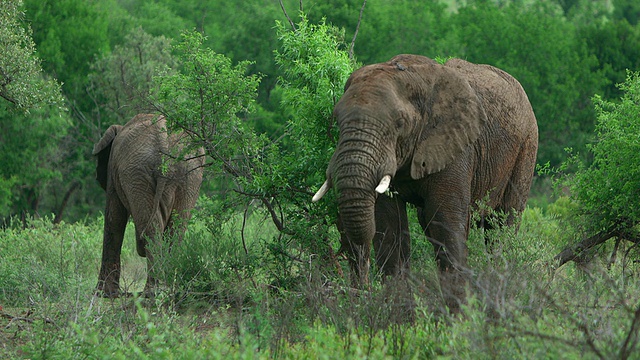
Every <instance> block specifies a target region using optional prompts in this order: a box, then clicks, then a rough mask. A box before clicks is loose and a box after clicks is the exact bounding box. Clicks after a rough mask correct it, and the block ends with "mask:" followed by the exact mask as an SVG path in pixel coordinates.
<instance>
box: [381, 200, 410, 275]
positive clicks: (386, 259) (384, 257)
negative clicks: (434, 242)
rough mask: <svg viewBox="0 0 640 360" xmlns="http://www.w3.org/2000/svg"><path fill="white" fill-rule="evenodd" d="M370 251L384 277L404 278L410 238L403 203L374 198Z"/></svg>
mask: <svg viewBox="0 0 640 360" xmlns="http://www.w3.org/2000/svg"><path fill="white" fill-rule="evenodd" d="M375 216H376V234H375V236H374V238H373V248H374V251H375V255H376V264H377V265H378V268H379V270H380V271H381V273H382V274H383V275H384V276H387V275H405V274H406V273H407V272H408V270H409V258H410V254H411V237H410V234H409V220H408V218H407V207H406V203H405V202H404V201H402V200H400V199H399V198H398V197H394V198H391V197H389V196H386V195H380V196H378V199H377V200H376V209H375Z"/></svg>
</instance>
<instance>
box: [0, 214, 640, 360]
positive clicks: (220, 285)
mask: <svg viewBox="0 0 640 360" xmlns="http://www.w3.org/2000/svg"><path fill="white" fill-rule="evenodd" d="M242 223H244V227H243V226H238V225H242ZM268 224H269V222H268V221H265V219H264V215H263V214H261V213H260V212H259V211H256V212H254V214H253V215H252V216H251V217H249V218H248V219H246V220H245V219H243V218H242V216H238V217H232V218H231V220H229V221H228V223H226V224H223V225H222V226H220V227H218V228H216V229H212V228H211V227H208V226H207V225H206V223H205V222H204V221H202V220H200V219H198V217H197V216H196V218H195V219H194V221H193V223H192V224H191V225H190V227H189V231H188V232H187V234H186V236H185V237H184V239H183V240H182V242H180V243H177V242H175V241H174V242H173V243H174V245H173V246H172V247H171V249H168V248H166V246H164V245H158V247H157V249H156V251H158V252H161V253H162V254H161V255H160V256H158V257H157V260H158V261H157V265H156V266H158V270H159V272H158V273H159V274H161V285H160V286H159V288H158V290H157V292H156V296H155V297H154V298H144V297H141V296H139V294H138V293H136V292H137V291H140V290H141V289H142V286H143V285H144V278H145V277H144V267H145V262H144V259H141V258H139V257H138V256H137V255H136V252H135V251H134V248H133V247H134V243H135V241H134V239H133V238H132V237H133V231H127V235H126V238H125V245H124V246H125V248H124V250H123V261H124V267H123V269H124V271H123V281H124V282H125V283H126V286H127V287H128V289H129V290H131V291H132V292H134V296H132V297H123V298H118V299H102V298H98V297H95V296H93V287H94V286H95V282H96V280H97V272H98V269H99V260H100V259H99V256H100V251H101V235H102V227H101V221H100V220H97V221H95V222H87V223H77V224H59V225H53V224H52V223H51V221H50V219H41V220H32V221H31V222H30V223H29V224H28V226H27V227H26V228H24V229H22V228H11V227H9V228H7V229H4V230H2V231H1V232H0V258H1V261H0V307H2V309H1V314H2V318H1V320H0V326H2V327H1V330H0V358H30V359H45V358H65V359H75V358H83V359H84V358H89V359H93V358H96V359H101V358H109V359H114V358H115V359H118V358H119V359H125V358H136V359H146V358H149V359H164V358H184V359H192V358H208V359H209V358H210V359H216V358H224V359H228V358H230V359H246V358H251V359H254V358H315V359H333V358H375V359H378V358H403V359H404V358H455V359H483V358H491V359H494V358H499V359H532V358H554V359H556V358H562V359H573V358H576V359H578V358H579V359H583V358H584V359H591V358H593V359H598V358H600V359H603V358H605V359H608V358H638V357H639V356H638V355H637V351H638V346H637V342H638V338H637V336H638V334H637V331H638V330H637V328H638V325H639V324H640V310H639V309H640V307H639V300H640V286H638V285H637V281H634V279H636V278H637V272H638V270H639V269H638V266H637V264H635V263H633V262H632V261H629V259H626V261H625V260H624V259H622V258H620V259H618V261H616V262H614V263H613V265H609V263H608V261H606V260H608V259H603V260H602V261H601V260H600V259H599V258H596V259H594V260H593V262H592V265H591V266H590V267H589V268H585V267H577V266H575V265H573V264H568V265H565V266H563V267H561V268H559V269H555V268H554V262H553V256H554V255H555V254H556V253H558V252H559V250H561V247H562V246H563V244H565V243H566V239H564V238H565V237H571V232H570V231H569V230H568V229H566V228H564V227H563V225H562V222H561V221H560V220H559V219H558V218H557V216H556V215H554V213H552V212H551V211H542V210H540V209H539V208H530V209H527V210H526V211H525V213H524V215H523V220H522V224H521V225H520V230H519V232H518V233H516V232H515V231H513V229H503V230H491V231H482V230H479V229H473V230H472V232H471V236H470V239H469V242H468V246H469V253H470V259H469V263H470V267H471V270H472V281H471V283H470V286H469V287H468V298H467V302H466V304H465V305H464V306H463V312H462V313H461V314H458V315H451V314H449V313H448V312H447V311H446V309H444V306H443V301H442V297H441V294H440V290H439V282H438V278H437V271H436V267H435V265H434V262H433V259H432V258H433V255H432V251H431V250H432V249H431V245H430V244H429V243H428V242H427V241H426V240H425V239H424V237H423V236H421V235H420V234H419V232H420V231H419V230H418V229H417V228H412V232H413V238H414V242H413V247H412V249H413V253H412V269H413V271H412V273H411V275H410V276H409V277H408V278H407V279H406V281H386V282H382V281H380V279H375V281H373V286H372V289H371V290H370V291H363V290H356V289H352V288H351V287H349V286H348V284H347V282H346V280H345V279H347V278H348V274H347V272H348V270H347V266H346V261H344V260H341V259H338V263H339V264H340V266H341V267H342V271H343V272H344V276H342V277H340V276H337V275H335V274H336V269H335V264H324V263H322V262H321V261H320V259H319V258H318V259H316V258H314V257H313V256H308V257H306V258H305V259H297V260H296V259H293V260H292V259H288V261H293V263H295V264H296V265H295V266H296V267H295V269H293V270H292V269H288V270H287V271H290V272H291V271H293V272H296V273H297V274H298V276H297V277H296V278H297V279H299V280H298V281H297V282H296V283H294V284H289V285H288V286H284V287H283V286H278V284H277V282H276V281H274V279H276V278H277V274H274V271H276V269H278V266H275V265H274V264H272V263H271V262H273V261H274V260H273V259H274V257H273V256H271V254H269V251H270V247H269V244H270V242H271V241H273V237H274V236H276V234H277V232H275V231H273V229H271V228H269V225H268ZM130 228H131V230H132V229H133V227H132V225H130ZM238 229H244V234H243V233H241V231H240V230H238ZM485 238H489V239H490V240H491V244H492V245H491V247H490V250H489V249H488V248H487V245H486V244H485ZM334 240H335V245H336V247H337V239H334ZM139 272H142V273H141V274H138V273H139Z"/></svg>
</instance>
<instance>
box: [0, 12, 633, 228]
mask: <svg viewBox="0 0 640 360" xmlns="http://www.w3.org/2000/svg"><path fill="white" fill-rule="evenodd" d="M24 4H25V7H24V10H25V11H26V15H25V18H24V19H23V22H24V24H25V25H27V24H28V25H30V26H31V28H32V30H33V39H34V42H35V45H36V48H37V55H38V57H39V58H40V59H41V60H42V67H43V69H44V72H45V74H46V75H47V76H49V77H51V78H55V79H57V80H58V81H59V82H60V83H61V84H62V93H63V94H64V97H65V99H66V100H65V101H66V102H65V104H66V107H67V109H68V111H65V112H56V111H54V110H52V109H48V110H39V111H34V112H31V113H29V114H25V115H19V114H16V113H13V112H11V111H10V110H9V108H8V106H10V105H11V104H9V103H7V102H4V103H2V108H0V120H1V121H0V124H1V125H0V126H2V129H1V131H0V133H2V134H4V135H3V137H2V142H1V144H2V145H1V146H0V158H2V159H3V162H2V166H1V167H0V216H1V217H2V218H4V219H7V218H8V217H10V216H16V215H17V216H24V215H34V214H39V215H41V216H44V215H47V214H51V213H53V214H56V215H57V216H58V217H59V218H61V219H64V220H65V221H67V222H74V221H77V220H79V219H84V218H87V217H89V218H93V217H95V216H96V215H97V214H98V213H99V212H100V211H102V209H103V206H104V201H103V195H102V190H101V189H100V188H99V186H98V184H97V183H96V182H95V180H94V160H93V158H92V156H91V149H92V146H93V144H94V143H95V142H96V141H97V140H98V139H99V138H100V136H101V134H102V133H103V132H104V131H105V130H106V128H107V127H108V126H109V125H111V124H114V123H124V122H126V121H127V120H128V119H130V118H131V117H132V116H133V114H134V113H135V112H136V111H137V109H136V108H135V106H133V105H134V104H131V103H127V101H129V102H131V101H132V100H130V99H127V98H126V97H130V98H133V95H134V94H131V93H128V94H127V93H125V95H120V97H119V98H118V97H117V96H118V95H117V94H116V93H115V92H117V91H118V90H123V91H124V90H125V89H119V88H118V86H121V85H118V84H119V83H118V76H129V77H132V78H134V77H143V76H148V77H150V76H151V73H152V70H153V66H156V65H158V64H163V63H166V62H167V61H170V60H168V57H169V56H170V55H169V54H166V52H167V51H170V50H169V47H168V42H169V41H170V39H179V37H180V33H181V31H183V30H193V29H195V30H197V31H199V32H202V33H203V34H204V35H205V36H206V40H205V43H204V45H205V46H207V47H209V48H211V49H212V50H213V51H215V52H217V53H219V54H224V55H226V56H228V57H229V58H231V59H232V60H233V61H234V62H240V61H244V60H248V61H251V62H252V64H251V65H250V66H249V68H248V70H249V73H253V74H261V82H260V86H259V91H258V98H257V104H258V111H255V112H254V113H252V114H247V115H243V116H244V118H245V119H244V120H245V121H247V122H249V123H251V124H253V126H254V127H255V129H256V131H258V132H260V133H264V134H266V135H267V136H268V137H270V138H272V139H277V138H279V137H280V136H282V135H283V134H284V133H285V132H286V125H287V119H288V118H289V117H290V116H291V114H290V113H286V111H285V110H283V107H282V106H280V103H281V100H282V99H281V91H280V90H279V87H278V81H277V79H278V76H280V75H281V74H282V71H283V69H282V67H279V66H278V65H276V63H275V60H274V53H273V52H274V50H276V49H277V48H278V43H277V34H276V31H275V29H274V27H275V21H276V20H279V21H282V22H286V21H287V20H286V18H285V17H284V15H283V11H282V10H281V7H280V6H279V4H278V2H277V1H266V0H265V1H251V2H243V3H229V2H222V1H220V2H218V1H207V2H195V1H194V2H183V1H169V0H166V1H164V0H161V1H125V0H122V1H116V0H95V1H80V0H62V1H31V0H26V1H25V2H24ZM284 4H285V6H286V8H287V9H289V12H290V13H291V14H290V15H291V17H293V18H294V19H296V18H297V10H298V8H299V3H298V2H297V1H288V2H286V1H285V2H284ZM361 6H362V2H360V1H355V0H353V1H335V0H331V1H305V2H303V9H304V11H305V13H306V15H307V17H308V18H309V20H310V22H311V23H317V22H320V21H321V20H322V19H323V18H326V21H327V23H329V24H333V25H335V26H336V27H337V28H338V29H342V31H344V33H343V36H342V37H343V39H344V41H345V44H344V45H343V46H345V47H347V46H348V45H349V43H350V42H351V39H352V38H353V34H354V32H355V30H356V26H357V24H358V20H359V12H360V9H361ZM638 16H639V15H638V5H637V4H636V3H635V2H634V1H631V0H613V1H580V0H575V1H563V0H557V1H555V0H550V1H541V2H538V1H536V2H531V3H529V2H527V1H497V2H493V1H471V2H468V4H458V3H456V2H453V1H452V2H444V3H442V2H438V1H408V0H394V1H382V0H372V1H369V2H367V5H366V7H365V10H364V12H363V16H362V22H361V26H360V28H359V32H358V35H357V39H356V41H355V46H354V54H355V58H356V59H357V61H358V62H359V63H361V64H370V63H375V62H383V61H386V60H388V59H390V58H391V57H392V56H394V55H396V54H398V53H413V54H421V55H425V56H428V57H432V58H436V57H439V58H447V57H461V58H464V59H467V60H469V61H472V62H476V63H486V64H491V65H494V66H497V67H499V68H502V69H504V70H506V71H507V72H509V73H511V74H513V75H514V76H515V77H516V78H517V79H518V80H519V81H520V82H521V83H522V85H523V87H524V88H525V90H526V92H527V94H528V95H529V99H530V101H531V103H532V105H533V108H534V111H535V113H536V116H537V118H538V124H539V128H540V151H539V154H538V163H539V164H546V163H548V162H549V163H550V164H551V165H552V166H558V165H559V164H560V163H561V162H562V161H563V160H565V159H566V157H567V153H566V152H565V149H566V148H572V149H573V150H574V152H578V153H580V154H585V144H587V143H588V142H589V140H590V138H591V137H592V134H593V130H594V124H595V118H596V116H595V112H594V107H593V106H592V103H591V98H592V96H593V95H595V94H598V95H601V96H602V97H603V99H605V100H613V99H616V98H618V97H619V96H620V91H619V89H617V88H616V84H619V83H621V82H623V81H624V79H625V76H626V70H627V69H630V70H633V69H638V68H639V67H640V66H639V65H640V64H639V63H640V47H639V46H637V45H638V44H639V43H640V30H639V26H638ZM163 41H164V43H163ZM152 46H156V47H157V48H153V47H152ZM163 46H164V50H160V51H156V49H158V48H160V49H162V47H163ZM345 50H346V48H345ZM136 51H138V55H139V60H140V61H141V63H142V65H141V66H142V68H140V67H137V68H136V67H135V64H133V65H132V64H129V65H127V61H129V58H130V57H132V56H133V54H134V52H136ZM162 51H164V53H163V52H162ZM162 56H164V58H162ZM118 57H120V59H118ZM118 61H120V63H121V64H124V65H123V66H125V65H126V66H125V67H121V68H120V69H118V68H116V67H115V66H114V65H113V64H115V63H117V62H118ZM109 64H111V65H109ZM144 67H146V68H144ZM138 81H139V80H138ZM129 82H135V79H134V80H130V81H129ZM110 86H111V88H109V87H110ZM141 90H142V89H138V90H137V91H141ZM128 91H129V92H131V91H136V90H132V89H129V90H128ZM319 166H323V165H319ZM209 181H214V182H215V179H211V178H209ZM204 189H205V191H215V190H216V186H215V185H212V186H211V187H207V186H205V188H204ZM549 191H550V187H549V186H548V183H547V184H545V185H542V184H539V185H538V186H536V187H535V188H534V193H533V196H534V197H536V198H539V196H540V195H542V196H548V195H550V192H549ZM539 201H544V200H539Z"/></svg>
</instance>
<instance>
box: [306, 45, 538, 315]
mask: <svg viewBox="0 0 640 360" xmlns="http://www.w3.org/2000/svg"><path fill="white" fill-rule="evenodd" d="M334 116H335V117H336V118H337V121H338V126H339V129H340V140H339V142H338V145H337V147H336V150H335V153H334V154H333V157H332V159H331V161H330V163H329V166H328V169H327V181H326V182H325V184H324V185H323V186H322V187H321V188H320V190H319V191H318V193H317V194H316V195H315V196H314V199H313V200H314V201H317V200H318V199H320V198H321V197H322V195H323V194H324V193H325V192H326V191H327V190H328V189H329V188H331V187H332V186H335V188H336V189H337V193H338V206H339V214H340V225H341V226H339V227H340V228H341V233H342V242H343V249H346V250H347V253H348V255H349V258H350V263H351V267H352V275H353V274H355V280H356V282H359V283H360V284H362V283H365V282H367V279H368V272H369V261H368V258H369V253H370V246H371V245H370V244H371V243H372V240H373V243H374V248H375V250H376V262H377V263H378V266H379V267H380V268H381V270H382V272H383V273H384V274H386V275H393V274H398V273H400V272H402V271H403V270H404V269H408V268H409V251H410V239H409V228H408V220H407V212H406V204H407V203H411V204H414V205H415V206H416V207H417V208H418V217H419V221H420V224H421V225H422V227H423V229H424V233H425V234H426V236H427V238H428V239H429V241H430V242H431V243H432V244H433V246H434V249H435V256H436V259H437V262H438V264H439V268H440V283H441V288H442V290H443V295H444V297H445V301H446V304H447V305H448V306H449V307H450V309H452V310H454V311H455V310H456V309H458V308H459V302H460V301H461V300H463V299H464V285H465V283H466V281H467V280H468V277H467V275H465V274H466V270H467V247H466V240H467V237H468V234H469V222H470V214H471V212H472V210H473V207H474V205H475V204H476V203H477V202H478V201H480V200H485V199H486V205H488V206H489V207H491V208H493V209H496V210H501V211H504V212H506V213H508V214H510V215H509V217H508V219H507V223H508V224H512V223H513V222H514V217H515V216H517V215H519V213H521V212H522V211H523V210H524V207H525V203H526V200H527V196H528V193H529V189H530V187H531V181H532V177H533V172H534V167H535V162H536V153H537V149H538V127H537V124H536V118H535V115H534V113H533V110H532V108H531V105H530V104H529V100H528V98H527V95H526V94H525V92H524V90H523V89H522V86H521V85H520V84H519V83H518V81H516V80H515V79H514V78H513V77H511V76H510V75H509V74H507V73H506V72H504V71H502V70H500V69H497V68H495V67H492V66H488V65H476V64H472V63H469V62H467V61H464V60H460V59H451V60H449V61H447V62H446V64H444V65H441V64H438V63H437V62H435V61H434V60H431V59H429V58H426V57H423V56H416V55H398V56H396V57H394V58H392V59H391V60H389V61H388V62H385V63H381V64H374V65H369V66H365V67H362V68H360V69H359V70H356V71H355V72H354V73H353V74H352V75H351V77H350V78H349V80H348V81H347V84H346V86H345V92H344V94H343V96H342V97H341V99H340V101H339V102H338V103H337V104H336V106H335V109H334ZM389 187H391V189H392V191H393V193H394V194H393V197H389V196H387V195H379V194H384V193H385V192H386V191H387V190H388V189H389Z"/></svg>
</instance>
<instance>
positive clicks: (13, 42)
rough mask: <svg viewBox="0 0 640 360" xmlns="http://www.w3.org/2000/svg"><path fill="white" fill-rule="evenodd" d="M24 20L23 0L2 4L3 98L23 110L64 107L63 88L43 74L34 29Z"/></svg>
mask: <svg viewBox="0 0 640 360" xmlns="http://www.w3.org/2000/svg"><path fill="white" fill-rule="evenodd" d="M23 20H24V12H23V10H22V0H17V1H3V2H2V3H1V4H0V44H1V45H2V53H1V54H0V97H1V98H3V99H4V100H6V101H8V102H10V103H11V104H12V105H13V106H15V107H17V108H18V109H20V110H23V111H29V109H31V108H33V107H37V106H41V105H43V104H50V105H54V106H62V96H61V94H60V86H59V85H58V83H57V82H56V81H55V80H54V79H48V78H46V77H45V75H44V73H43V72H42V68H41V65H40V59H39V58H38V57H37V56H36V47H35V44H34V42H33V40H32V38H31V29H30V27H29V26H26V25H25V24H23V23H22V22H23Z"/></svg>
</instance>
